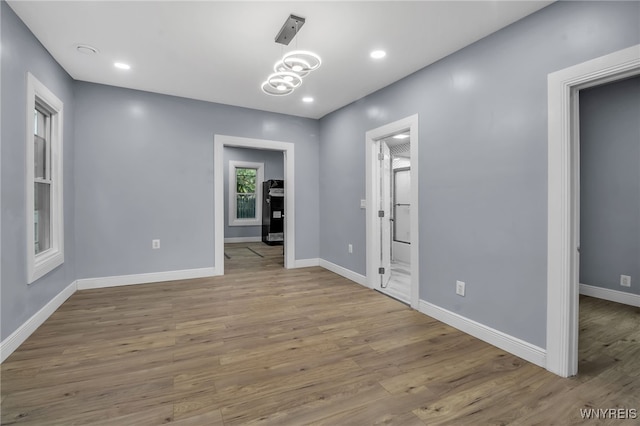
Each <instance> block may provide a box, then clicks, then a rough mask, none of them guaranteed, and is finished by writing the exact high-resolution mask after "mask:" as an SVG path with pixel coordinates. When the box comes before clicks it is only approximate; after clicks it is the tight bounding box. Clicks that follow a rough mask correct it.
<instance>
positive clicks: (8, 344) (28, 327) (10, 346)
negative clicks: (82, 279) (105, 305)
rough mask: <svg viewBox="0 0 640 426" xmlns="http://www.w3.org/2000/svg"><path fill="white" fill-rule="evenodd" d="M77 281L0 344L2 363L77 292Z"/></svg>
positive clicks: (0, 360)
mask: <svg viewBox="0 0 640 426" xmlns="http://www.w3.org/2000/svg"><path fill="white" fill-rule="evenodd" d="M76 288H77V281H74V282H72V283H71V284H69V285H68V286H67V287H65V288H64V290H62V291H61V292H60V293H58V294H57V295H56V296H55V297H54V298H53V299H51V300H50V301H49V303H47V304H46V305H44V306H43V307H42V309H40V310H39V311H38V312H36V313H35V314H33V315H32V316H31V318H29V319H28V320H26V321H25V322H24V323H23V324H22V325H21V326H20V327H18V328H17V329H16V330H15V331H14V332H13V333H11V334H10V335H9V336H8V337H7V338H6V339H4V340H3V341H2V342H1V343H0V363H1V362H4V360H5V359H7V357H8V356H9V355H11V354H12V353H13V352H14V351H15V350H16V349H18V346H20V345H21V344H22V343H23V342H24V341H25V340H27V338H28V337H29V336H31V334H33V332H34V331H36V330H37V328H38V327H40V326H41V325H42V323H44V322H45V321H46V320H47V318H49V317H50V316H51V314H53V313H54V312H55V311H56V309H58V308H59V307H60V306H61V305H62V304H63V303H64V302H65V301H66V300H67V299H68V298H69V297H71V295H72V294H73V293H75V292H76Z"/></svg>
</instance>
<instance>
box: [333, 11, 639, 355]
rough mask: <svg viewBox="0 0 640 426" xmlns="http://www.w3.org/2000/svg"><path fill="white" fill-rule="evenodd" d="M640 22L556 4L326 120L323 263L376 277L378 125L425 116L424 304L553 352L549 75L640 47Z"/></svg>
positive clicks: (627, 14)
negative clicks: (373, 214)
mask: <svg viewBox="0 0 640 426" xmlns="http://www.w3.org/2000/svg"><path fill="white" fill-rule="evenodd" d="M638 16H640V3H638V2H620V3H614V2H606V3H598V2H559V3H554V4H552V5H551V6H549V7H547V8H545V9H542V10H541V11H539V12H537V13H535V14H533V15H531V16H529V17H527V18H524V19H523V20H521V21H519V22H516V23H514V24H513V25H511V26H509V27H507V28H505V29H503V30H501V31H499V32H497V33H495V34H493V35H491V36H489V37H486V38H485V39H483V40H480V41H479V42H477V43H475V44H473V45H471V46H469V47H467V48H465V49H462V50H460V51H458V52H456V53H454V54H453V55H450V56H448V57H446V58H444V59H442V60H441V61H439V62H437V63H435V64H433V65H431V66H429V67H427V68H424V69H422V70H420V71H418V72H416V73H414V74H413V75H411V76H408V77H406V78H404V79H403V80H400V81H399V82H397V83H395V84H393V85H391V86H388V87H386V88H384V89H382V90H380V91H378V92H376V93H374V94H372V95H370V96H367V97H365V98H363V99H361V100H359V101H357V102H355V103H353V104H351V105H349V106H347V107H345V108H342V109H341V110H338V111H336V112H334V113H332V114H329V115H327V116H326V117H324V118H323V119H322V120H321V135H322V137H321V144H320V175H321V176H322V184H321V186H320V190H321V192H320V202H321V204H320V205H321V216H320V217H321V219H320V229H321V230H322V234H321V238H320V256H321V258H323V259H326V260H329V261H331V262H334V263H336V264H338V265H341V266H344V267H345V268H348V269H351V270H353V271H355V272H358V273H361V274H365V271H366V269H365V266H366V265H365V258H366V257H365V250H366V249H365V235H366V234H365V212H364V210H361V209H360V208H359V200H360V199H361V198H364V197H365V177H364V176H365V164H364V155H365V144H364V136H365V132H366V131H367V130H370V129H373V128H376V127H378V126H381V125H384V124H387V123H390V122H392V121H395V120H398V119H400V118H404V117H407V116H409V115H412V114H415V113H418V114H419V125H420V140H419V144H420V153H419V158H418V159H417V161H418V163H419V167H420V181H419V185H420V216H421V217H420V229H419V231H418V232H419V234H418V235H419V244H420V257H421V258H420V298H421V299H423V300H426V301H428V302H430V303H433V304H435V305H438V306H440V307H442V308H445V309H447V310H450V311H453V312H455V313H458V314H460V315H463V316H465V317H467V318H470V319H472V320H475V321H477V322H479V323H482V324H485V325H487V326H489V327H493V328H495V329H498V330H500V331H502V332H505V333H507V334H510V335H512V336H515V337H518V338H520V339H522V340H524V341H527V342H530V343H532V344H534V345H537V346H540V347H544V346H545V339H546V283H547V277H546V274H547V271H546V267H547V264H546V256H547V239H546V234H547V74H548V73H550V72H553V71H556V70H560V69H563V68H566V67H569V66H572V65H574V64H577V63H580V62H583V61H586V60H588V59H591V58H594V57H598V56H601V55H604V54H607V53H610V52H613V51H616V50H619V49H622V48H625V47H629V46H631V45H634V44H637V43H640V25H638ZM336 206H339V208H336ZM348 243H352V244H353V245H354V253H353V254H352V255H349V254H347V249H346V248H347V244H348ZM456 280H461V281H465V282H466V284H467V287H466V297H464V298H463V297H460V296H457V295H456V294H455V282H456Z"/></svg>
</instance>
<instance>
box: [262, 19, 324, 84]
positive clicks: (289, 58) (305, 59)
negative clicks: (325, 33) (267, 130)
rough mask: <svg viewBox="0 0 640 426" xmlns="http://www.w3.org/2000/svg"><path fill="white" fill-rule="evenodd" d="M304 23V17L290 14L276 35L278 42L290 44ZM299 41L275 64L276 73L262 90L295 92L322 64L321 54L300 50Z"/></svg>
mask: <svg viewBox="0 0 640 426" xmlns="http://www.w3.org/2000/svg"><path fill="white" fill-rule="evenodd" d="M304 23H305V19H304V18H300V17H299V16H295V15H289V17H288V18H287V19H286V20H285V23H284V25H283V26H282V28H281V29H280V32H279V33H278V35H276V40H275V41H276V43H281V44H285V45H288V44H289V43H290V42H291V40H293V38H295V36H296V35H297V34H298V31H299V29H300V27H302V25H304ZM297 43H298V42H297V41H296V50H292V51H291V52H288V53H286V54H285V55H284V56H283V57H282V59H281V60H279V61H278V62H276V64H275V65H274V66H273V70H274V73H273V74H271V75H270V76H269V77H268V78H267V80H266V81H264V82H263V83H262V86H261V87H262V91H263V92H264V93H266V94H267V95H272V96H285V95H289V94H291V93H293V90H294V89H296V88H297V87H298V86H300V85H301V84H302V78H303V77H306V76H307V75H309V73H310V72H311V71H315V70H317V69H318V68H319V67H320V65H321V64H322V60H321V59H320V56H318V55H317V54H315V53H314V52H311V51H309V50H298V49H297Z"/></svg>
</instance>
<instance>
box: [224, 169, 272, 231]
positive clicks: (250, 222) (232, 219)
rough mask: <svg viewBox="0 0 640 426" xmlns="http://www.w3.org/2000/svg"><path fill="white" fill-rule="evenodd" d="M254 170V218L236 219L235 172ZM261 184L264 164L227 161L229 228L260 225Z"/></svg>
mask: <svg viewBox="0 0 640 426" xmlns="http://www.w3.org/2000/svg"><path fill="white" fill-rule="evenodd" d="M237 169H256V217H255V218H254V219H238V218H237V217H236V213H237V209H236V207H237V206H236V201H237V194H236V188H237V185H236V170H237ZM262 182H264V163H252V162H248V161H233V160H230V161H229V226H259V225H262Z"/></svg>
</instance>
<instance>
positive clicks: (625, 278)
mask: <svg viewBox="0 0 640 426" xmlns="http://www.w3.org/2000/svg"><path fill="white" fill-rule="evenodd" d="M620 285H621V286H622V287H631V276H630V275H620Z"/></svg>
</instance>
